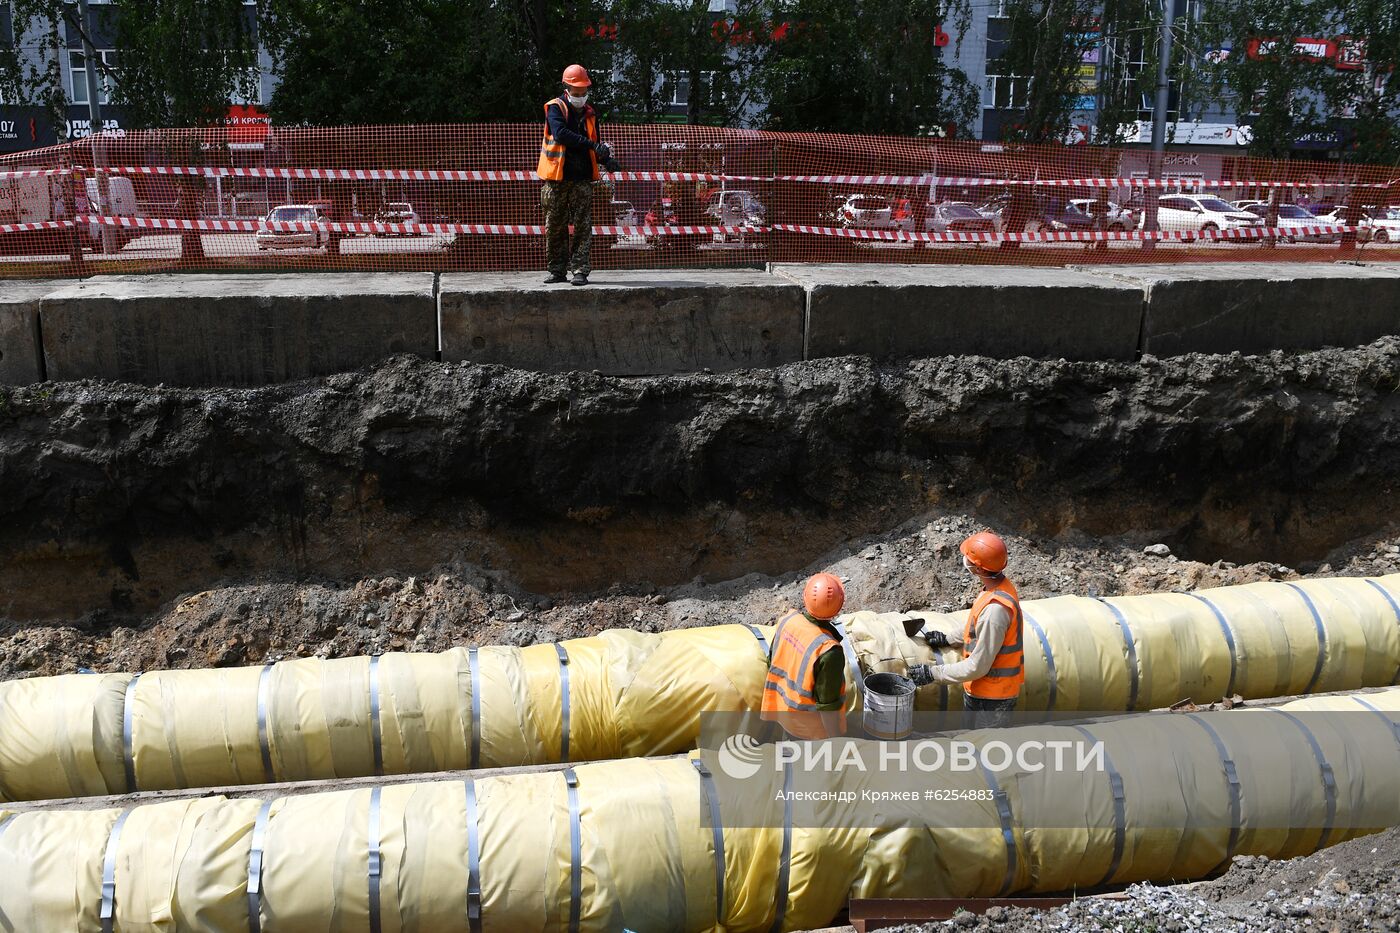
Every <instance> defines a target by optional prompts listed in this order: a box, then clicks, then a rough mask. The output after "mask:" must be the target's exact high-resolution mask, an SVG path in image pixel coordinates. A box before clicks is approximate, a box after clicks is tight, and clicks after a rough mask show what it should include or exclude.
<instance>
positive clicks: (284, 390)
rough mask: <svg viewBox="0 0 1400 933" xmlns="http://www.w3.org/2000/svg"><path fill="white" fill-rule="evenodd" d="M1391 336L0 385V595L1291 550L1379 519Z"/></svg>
mask: <svg viewBox="0 0 1400 933" xmlns="http://www.w3.org/2000/svg"><path fill="white" fill-rule="evenodd" d="M1398 385H1400V339H1396V338H1387V339H1383V340H1381V341H1378V342H1376V343H1374V344H1372V345H1369V346H1366V347H1360V348H1354V349H1346V350H1324V351H1318V352H1312V353H1304V354H1292V355H1290V354H1283V353H1274V354H1271V355H1268V356H1259V357H1244V356H1240V355H1231V356H1216V357H1211V356H1185V357H1178V358H1171V359H1152V358H1148V359H1146V360H1144V361H1143V362H1141V363H1136V364H1118V363H1102V362H1088V363H1070V362H1065V361H1032V360H1026V359H1020V360H1010V361H998V360H988V359H982V358H965V357H964V358H938V359H926V360H915V361H910V362H907V363H903V364H892V365H887V366H879V365H876V364H873V363H872V362H871V361H870V360H868V359H865V358H856V357H853V358H847V359H837V360H823V361H815V362H811V363H804V364H794V365H790V366H785V367H782V368H779V369H775V370H763V371H750V372H740V373H731V374H720V375H696V376H685V377H658V378H645V379H619V378H608V377H602V376H597V375H591V374H587V373H573V374H563V375H544V374H536V373H527V372H522V371H517V370H509V369H504V368H500V367H490V366H470V365H465V364H463V365H445V364H440V363H429V362H424V361H420V360H414V359H409V358H396V359H394V360H391V361H388V362H386V363H385V364H383V365H381V366H380V367H378V368H376V369H374V370H372V371H365V372H358V373H349V374H342V375H338V376H333V377H329V378H326V379H321V380H315V381H308V382H302V383H294V384H287V385H282V386H275V387H269V388H263V389H256V390H237V391H235V390H178V389H166V388H160V387H156V388H146V387H137V386H129V385H117V384H109V383H87V382H85V383H73V384H58V385H44V386H36V387H30V388H20V389H4V390H0V617H4V618H7V619H8V620H10V622H11V623H12V625H30V624H35V623H40V622H45V621H48V622H64V621H72V620H78V619H84V618H87V619H89V620H90V619H93V618H97V619H99V620H102V621H103V622H104V624H110V623H112V622H115V623H118V624H134V623H139V622H140V621H141V620H143V619H145V618H146V617H147V616H148V615H149V614H150V613H152V612H155V611H156V610H157V609H158V607H161V606H162V605H164V604H167V603H169V601H171V600H175V599H177V598H179V597H181V596H182V595H183V594H188V593H192V592H199V591H201V590H205V589H209V588H211V587H215V586H238V585H251V584H265V583H268V582H269V581H334V580H357V579H360V578H363V577H367V576H373V575H375V574H382V573H386V572H390V571H392V572H393V573H396V574H398V575H399V576H401V577H403V576H411V575H414V574H424V573H428V572H429V571H431V570H432V568H434V567H439V566H442V565H444V564H449V563H450V564H453V565H455V566H471V567H474V568H480V569H481V570H482V572H483V573H486V574H487V575H489V576H491V577H492V579H494V580H496V581H497V583H498V585H501V586H504V587H505V588H507V589H511V590H513V591H515V592H524V593H529V594H532V595H535V596H549V597H554V598H556V599H566V600H567V599H575V600H576V599H578V598H580V595H579V594H587V593H595V592H602V591H604V590H606V589H607V588H609V587H612V586H615V585H616V584H619V583H622V584H625V585H629V586H632V585H639V586H645V587H646V588H648V589H649V588H651V587H662V588H664V587H668V586H673V585H678V584H684V583H686V582H687V581H694V580H696V579H697V578H699V579H701V580H710V581H717V580H728V579H732V578H736V577H741V576H743V575H745V574H750V573H761V574H772V575H776V576H781V575H784V574H790V573H793V572H796V571H798V570H800V569H802V568H804V567H806V566H807V565H809V564H811V563H812V562H813V561H816V560H818V559H819V558H823V556H824V555H829V554H830V553H831V552H832V551H833V550H834V549H840V548H842V547H845V546H847V545H848V544H849V543H850V542H852V541H855V540H858V539H860V538H861V537H862V536H867V535H882V534H888V533H892V532H893V531H895V530H896V529H899V528H901V527H903V526H906V525H907V524H908V523H909V522H911V521H913V520H917V519H918V518H919V517H920V516H926V515H929V514H930V513H944V514H947V513H955V514H960V515H964V516H971V517H973V518H974V519H975V520H976V521H977V522H985V523H988V524H992V525H995V526H996V527H998V528H999V529H1001V530H1003V531H1006V532H1008V533H1011V534H1014V535H1018V536H1021V537H1023V538H1025V539H1033V540H1044V539H1050V538H1056V537H1057V536H1058V537H1063V536H1065V535H1070V536H1073V535H1076V534H1081V535H1088V536H1095V537H1106V536H1125V537H1126V539H1127V540H1129V541H1131V542H1138V543H1137V546H1138V547H1140V546H1141V544H1145V543H1151V542H1153V541H1165V542H1166V543H1168V544H1169V545H1171V546H1172V548H1173V549H1174V551H1175V552H1176V553H1178V554H1180V555H1182V556H1185V557H1193V556H1194V557H1199V558H1200V559H1202V560H1204V561H1207V562H1210V561H1216V560H1219V559H1225V560H1230V561H1248V560H1255V559H1260V558H1267V559H1269V560H1272V561H1280V562H1284V563H1287V564H1290V565H1292V566H1299V567H1302V568H1304V569H1307V568H1309V567H1310V566H1315V565H1316V564H1317V563H1318V562H1321V561H1322V560H1324V559H1325V558H1326V557H1327V555H1328V554H1329V552H1331V551H1332V550H1333V549H1334V548H1336V547H1338V546H1339V545H1341V544H1343V543H1345V542H1348V541H1353V540H1355V539H1356V538H1358V537H1359V536H1362V535H1365V534H1368V533H1371V532H1377V531H1380V530H1382V529H1384V528H1385V527H1386V526H1387V525H1388V524H1389V523H1390V521H1391V519H1390V516H1391V514H1392V513H1393V511H1394V508H1395V505H1396V492H1395V479H1396V477H1397V476H1400V469H1397V468H1400V395H1397V394H1396V389H1397V386H1398Z"/></svg>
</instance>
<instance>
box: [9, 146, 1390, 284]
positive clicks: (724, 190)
mask: <svg viewBox="0 0 1400 933" xmlns="http://www.w3.org/2000/svg"><path fill="white" fill-rule="evenodd" d="M602 136H603V139H604V141H606V142H608V143H609V144H610V145H611V146H612V148H613V150H614V154H615V157H616V158H617V160H618V162H619V164H620V167H621V169H622V170H621V171H615V172H605V173H604V174H603V177H602V180H601V181H600V182H599V183H598V184H596V185H595V186H594V194H593V204H592V225H593V234H594V237H593V244H592V264H593V266H594V267H595V268H619V267H668V266H696V267H701V266H725V265H743V266H751V265H756V264H760V263H766V262H896V263H934V262H958V263H966V262H974V263H992V264H1014V265H1032V264H1045V265H1064V264H1069V263H1081V262H1096V263H1097V262H1145V261H1155V262H1164V261H1167V262H1179V261H1221V260H1225V261H1240V260H1248V259H1271V260H1274V261H1278V260H1280V259H1285V260H1289V261H1293V260H1297V261H1335V260H1336V259H1337V258H1338V257H1339V256H1341V255H1344V254H1349V253H1355V252H1362V253H1364V254H1365V255H1366V256H1368V257H1370V258H1375V259H1387V258H1391V254H1392V250H1395V252H1394V254H1393V258H1395V259H1397V260H1400V247H1398V246H1397V245H1396V244H1400V168H1395V167H1389V168H1384V167H1377V166H1363V165H1354V164H1345V163H1339V162H1302V161H1267V160H1258V159H1249V158H1245V157H1242V156H1237V155H1234V154H1230V153H1229V152H1228V150H1225V154H1220V150H1221V147H1213V148H1214V149H1216V150H1217V151H1215V152H1214V153H1205V152H1200V151H1182V150H1177V151H1171V152H1168V153H1167V154H1166V156H1165V158H1163V159H1161V161H1160V164H1157V162H1156V161H1155V160H1154V157H1153V154H1152V153H1151V152H1150V151H1149V150H1147V149H1145V148H1141V147H1139V148H1121V149H1118V148H1105V147H1097V146H1070V147H1064V146H1059V147H1028V146H1017V145H1012V144H989V143H981V142H976V141H953V140H942V139H935V138H892V137H869V136H841V135H832V134H806V133H795V134H794V133H769V132H759V131H748V130H733V129H720V128H712V127H691V126H608V125H605V126H604V128H603V132H602ZM541 137H542V126H539V125H505V124H501V125H484V126H417V127H337V128H328V129H308V128H301V129H287V128H282V127H272V128H269V129H267V130H266V132H265V133H263V134H262V135H251V136H250V135H249V134H248V133H247V132H246V130H231V129H227V128H217V129H201V130H153V131H140V132H129V133H125V134H123V135H118V136H110V135H99V136H94V137H89V138H88V139H84V140H79V141H76V142H72V143H67V144H64V145H61V146H57V147H52V148H49V149H43V150H35V151H32V152H25V153H18V154H15V155H11V156H6V157H4V158H3V159H0V275H4V276H10V277H25V278H39V277H45V276H69V275H74V274H91V273H95V272H143V271H164V270H175V269H203V270H210V269H212V270H254V269H269V270H276V269H301V268H306V269H334V270H366V271H372V270H432V271H471V270H482V271H485V270H524V269H537V268H542V267H543V265H544V255H543V254H544V245H543V234H544V227H543V224H544V217H543V211H542V209H541V206H540V189H541V182H540V180H539V178H538V176H537V175H536V173H535V165H536V162H537V159H538V156H539V150H540V142H541Z"/></svg>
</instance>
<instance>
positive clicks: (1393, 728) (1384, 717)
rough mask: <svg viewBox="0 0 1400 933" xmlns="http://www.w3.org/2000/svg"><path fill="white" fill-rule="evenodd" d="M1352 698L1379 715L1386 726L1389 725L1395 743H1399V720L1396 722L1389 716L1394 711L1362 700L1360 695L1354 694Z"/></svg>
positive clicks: (1392, 714)
mask: <svg viewBox="0 0 1400 933" xmlns="http://www.w3.org/2000/svg"><path fill="white" fill-rule="evenodd" d="M1352 699H1353V700H1355V701H1356V702H1358V703H1360V704H1361V705H1362V706H1364V707H1366V708H1367V709H1368V710H1370V711H1371V712H1373V713H1375V714H1376V715H1377V716H1379V717H1381V720H1382V721H1383V722H1384V723H1385V724H1386V725H1387V726H1390V730H1391V731H1392V732H1394V733H1395V744H1396V745H1400V722H1397V721H1396V720H1395V719H1392V718H1391V717H1392V716H1394V715H1395V714H1394V713H1387V712H1386V711H1385V710H1383V709H1381V708H1380V707H1379V706H1377V705H1376V704H1374V703H1371V702H1368V701H1366V700H1363V699H1361V697H1358V696H1354V697H1352Z"/></svg>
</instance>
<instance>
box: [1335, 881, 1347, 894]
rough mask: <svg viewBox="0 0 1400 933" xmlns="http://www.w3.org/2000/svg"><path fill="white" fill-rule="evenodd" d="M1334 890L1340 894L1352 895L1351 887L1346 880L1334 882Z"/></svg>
mask: <svg viewBox="0 0 1400 933" xmlns="http://www.w3.org/2000/svg"><path fill="white" fill-rule="evenodd" d="M1332 890H1333V891H1336V892H1337V893H1338V894H1350V893H1351V885H1349V884H1347V883H1346V881H1345V880H1339V881H1334V882H1332Z"/></svg>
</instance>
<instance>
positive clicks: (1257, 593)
mask: <svg viewBox="0 0 1400 933" xmlns="http://www.w3.org/2000/svg"><path fill="white" fill-rule="evenodd" d="M1024 608H1025V610H1026V620H1027V625H1026V634H1025V638H1026V654H1025V657H1026V686H1025V693H1024V695H1023V699H1022V708H1024V709H1046V708H1049V709H1056V710H1100V711H1102V710H1143V709H1154V708H1160V707H1163V706H1167V705H1170V704H1172V703H1175V702H1176V701H1178V700H1180V699H1183V698H1191V699H1195V700H1197V701H1199V702H1203V703H1204V702H1213V701H1215V700H1218V699H1220V698H1221V697H1222V696H1226V695H1229V694H1231V693H1239V694H1241V695H1243V696H1244V697H1246V698H1262V697H1272V696H1280V695H1292V694H1302V693H1313V692H1327V691H1336V690H1351V689H1357V688H1361V687H1375V686H1386V685H1390V684H1393V683H1396V682H1397V679H1400V575H1391V576H1387V577H1381V578H1377V579H1360V578H1356V579H1346V578H1336V579H1318V580H1305V581H1301V582H1298V583H1253V584H1249V585H1246V586H1238V587H1227V588H1221V589H1215V590H1203V591H1200V592H1198V593H1191V594H1154V595H1146V596H1125V597H1115V598H1111V599H1102V600H1100V599H1089V598H1084V597H1072V596H1062V597H1056V598H1053V599H1044V600H1030V601H1027V602H1026V603H1024ZM906 618H908V617H907V616H904V615H899V614H883V615H877V614H875V613H869V612H856V613H853V614H852V615H850V616H847V617H845V623H846V626H847V629H846V630H847V631H848V633H849V637H848V638H847V639H846V641H845V642H844V644H843V647H845V648H846V650H847V660H848V668H849V669H850V673H848V680H853V679H854V677H855V674H854V671H855V670H857V669H858V667H863V668H864V669H866V670H879V669H902V665H903V662H902V661H901V662H894V663H889V662H884V661H882V659H885V658H890V657H900V658H910V659H914V660H921V661H930V660H934V653H933V652H932V651H930V650H929V649H928V647H927V645H926V644H925V643H924V642H923V641H922V639H920V640H918V642H917V643H916V642H915V641H914V640H911V639H908V638H905V636H904V634H903V628H902V622H903V620H905V619H906ZM920 618H921V619H923V620H924V624H925V625H929V626H941V627H944V628H950V629H951V628H957V629H959V630H960V629H961V625H962V620H963V615H962V614H961V613H951V614H946V615H938V614H932V615H925V616H921V617H920ZM772 632H773V629H772V627H770V626H757V625H725V626H713V627H706V628H693V629H683V630H679V631H671V632H663V633H659V634H647V633H642V632H633V631H628V630H614V631H608V632H604V633H602V634H601V635H598V636H595V637H592V638H581V639H575V640H571V641H566V642H561V643H559V644H543V645H532V646H530V647H527V648H511V647H483V648H479V649H478V648H471V649H467V648H454V649H452V650H449V651H444V652H442V653H440V654H386V655H382V656H378V657H374V658H368V657H359V658H345V659H337V660H321V659H316V658H307V659H298V660H290V661H282V662H279V663H276V664H269V665H266V666H263V667H249V668H228V669H219V670H195V671H153V672H149V673H145V674H140V675H130V674H105V675H79V674H75V675H65V676H62V677H46V678H34V679H31V680H22V681H12V682H9V683H5V684H0V799H6V800H41V799H51V798H64V797H74V796H97V795H103V794H113V793H124V792H128V791H134V790H161V789H174V788H189V787H219V786H223V785H234V784H251V783H263V782H273V781H298V780H317V779H331V778H346V777H362V776H368V775H375V774H416V773H426V772H433V771H445V770H459V769H465V768H473V767H491V766H511V765H528V764H543V763H550V762H562V761H590V760H606V759H614V758H625V757H633V756H650V755H659V754H670V753H675V752H682V751H686V750H689V749H691V748H693V747H694V746H695V742H696V738H697V734H698V731H699V715H700V713H702V712H727V711H742V710H753V709H757V708H758V705H759V701H760V697H761V692H762V687H763V678H764V674H765V672H766V664H767V660H766V658H767V652H768V641H769V639H770V638H771V637H772ZM942 654H943V659H944V660H948V659H951V658H953V657H954V652H952V651H945V652H943V653H942ZM950 694H951V695H952V696H954V697H955V696H956V694H957V689H956V688H951V689H940V688H938V687H927V688H924V689H923V690H921V691H920V692H919V696H918V698H917V700H918V706H919V707H920V708H924V709H930V708H938V707H942V706H946V705H947V704H948V702H949V696H950ZM848 697H849V705H850V707H851V708H852V709H854V708H857V707H858V706H859V704H860V690H859V689H850V690H849V691H848Z"/></svg>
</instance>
